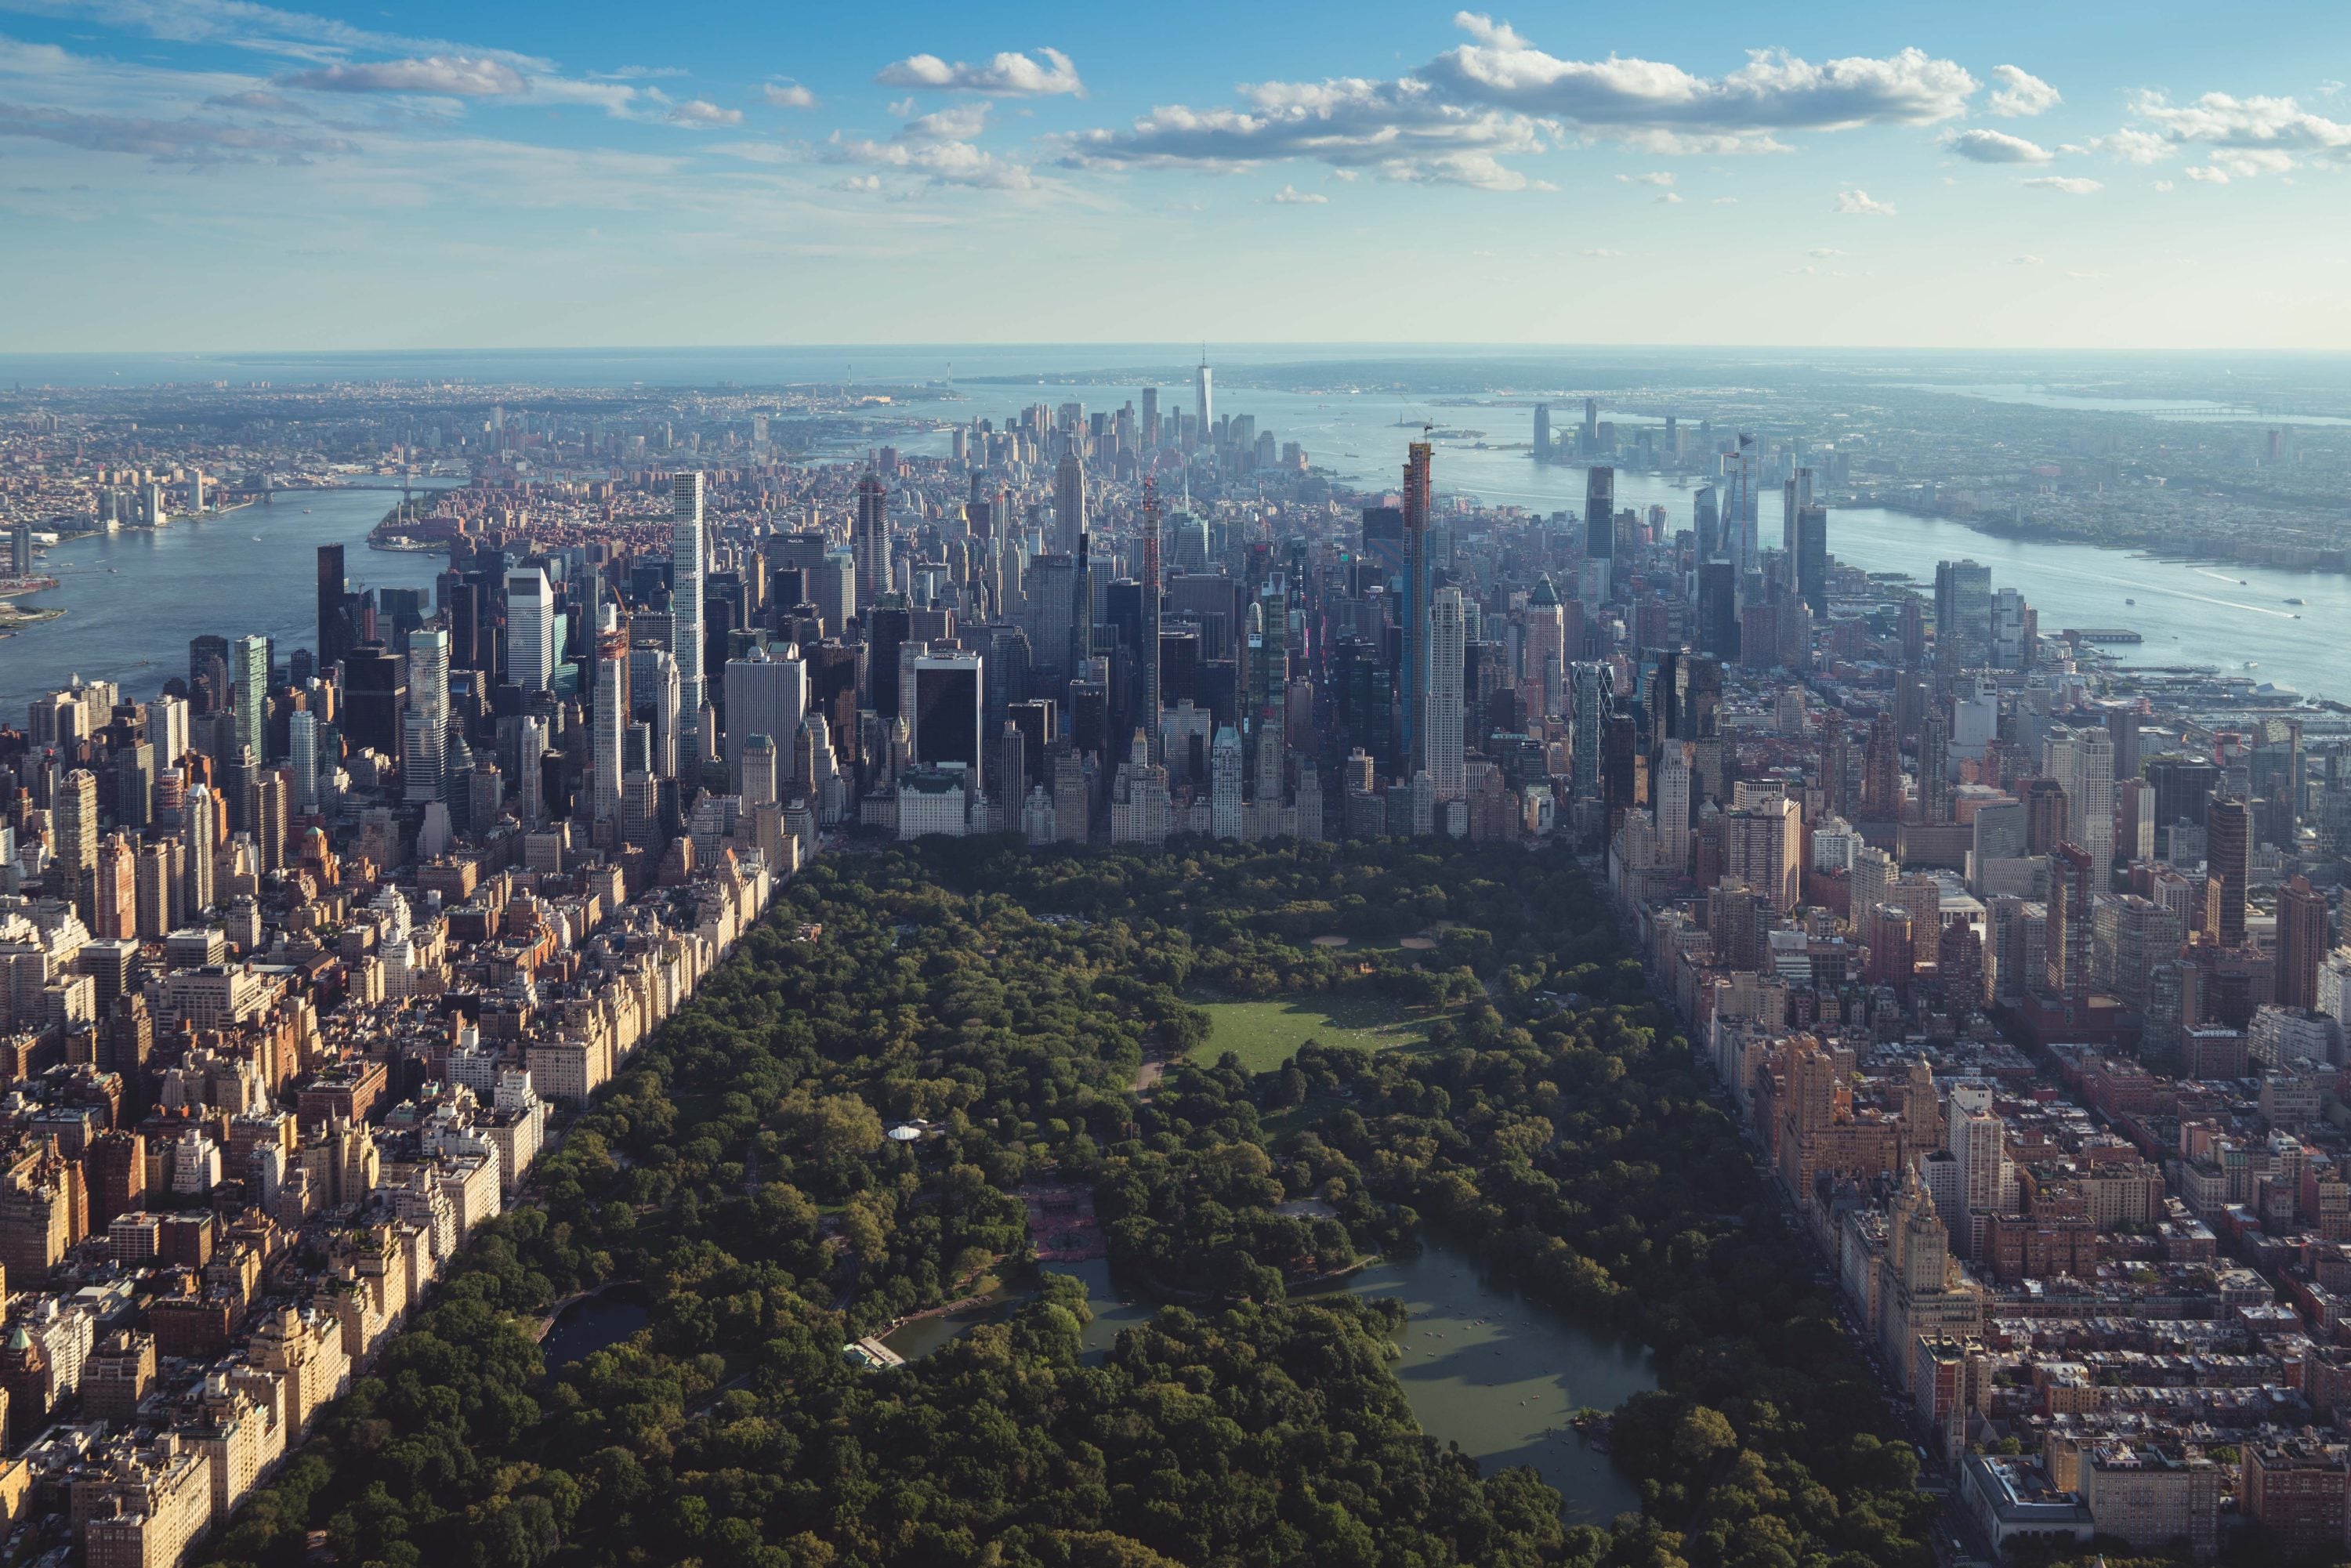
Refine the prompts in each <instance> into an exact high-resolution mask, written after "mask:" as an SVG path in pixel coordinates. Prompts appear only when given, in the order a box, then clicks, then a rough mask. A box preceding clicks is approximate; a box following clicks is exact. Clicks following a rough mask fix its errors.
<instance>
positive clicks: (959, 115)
mask: <svg viewBox="0 0 2351 1568" xmlns="http://www.w3.org/2000/svg"><path fill="white" fill-rule="evenodd" d="M985 130H987V105H986V104H985V103H958V104H953V105H950V106H949V107H947V108H946V109H942V110H939V111H938V112H936V113H935V114H925V115H923V116H921V117H919V118H917V119H914V120H908V121H907V122H906V125H905V128H904V130H902V131H899V132H898V140H899V141H970V140H971V139H972V138H973V137H975V136H977V135H978V134H979V133H980V132H981V131H985Z"/></svg>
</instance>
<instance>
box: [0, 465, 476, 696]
mask: <svg viewBox="0 0 2351 1568" xmlns="http://www.w3.org/2000/svg"><path fill="white" fill-rule="evenodd" d="M398 499H399V495H398V493H397V492H395V491H388V490H360V489H347V490H304V491H298V492H292V493H287V492H280V493H279V495H278V497H277V500H276V501H275V502H272V503H270V504H268V505H266V506H263V505H256V506H250V507H237V508H236V509H235V510H234V511H227V512H220V513H215V514H214V515H212V516H209V517H201V518H180V519H175V520H174V521H172V522H170V523H167V524H165V525H164V526H163V527H162V528H124V529H121V530H120V531H119V532H116V533H111V534H86V535H83V536H81V537H79V538H70V539H67V540H65V541H63V542H62V543H60V544H58V545H57V546H56V547H55V548H53V549H49V550H47V551H45V552H43V554H42V556H41V564H40V570H42V571H43V572H45V573H47V575H49V576H52V577H54V578H56V579H57V588H56V589H55V590H54V591H50V592H47V593H40V594H34V595H29V596H27V597H26V598H24V599H22V600H19V601H17V602H19V603H20V604H22V605H23V606H24V607H25V608H26V609H28V610H63V611H64V612H65V614H64V615H62V616H60V617H59V618H58V619H57V620H55V621H44V622H39V623H38V624H36V625H32V626H27V627H26V628H25V629H24V630H23V631H22V632H18V633H17V634H16V636H14V637H10V638H7V639H5V641H0V717H5V719H6V720H7V722H9V723H12V724H22V723H24V722H25V713H26V707H27V706H28V705H29V704H30V703H31V702H32V700H33V699H34V698H35V697H37V696H38V695H41V694H42V693H44V692H49V691H54V690H56V689H57V687H59V686H62V685H65V684H66V682H67V679H68V677H69V676H73V675H79V676H80V677H81V678H82V679H83V680H86V681H90V680H106V681H114V682H117V683H119V684H120V685H121V687H122V690H123V693H124V695H126V696H131V697H134V698H138V699H140V700H142V701H143V700H145V699H146V698H149V697H152V696H154V695H156V694H157V693H158V692H160V691H161V690H162V686H163V683H164V682H165V681H167V680H169V679H171V678H172V676H173V675H178V676H179V677H181V678H182V679H183V680H184V679H186V678H187V674H188V643H189V641H190V640H191V639H192V638H195V637H200V636H204V635H205V634H206V633H214V634H217V635H219V636H223V637H232V638H234V637H243V636H247V635H250V634H251V633H253V632H262V633H264V634H266V635H267V636H271V637H274V638H276V639H277V653H278V657H279V658H280V659H283V658H284V657H285V656H286V654H287V653H288V652H289V651H290V650H291V649H293V648H296V647H304V648H308V647H313V646H315V645H316V644H317V641H318V635H319V587H318V585H319V558H318V549H319V546H320V545H326V544H341V545H343V546H345V547H346V549H345V550H344V552H343V570H344V571H345V572H346V573H347V574H348V575H349V576H350V579H351V580H352V582H353V583H354V585H356V586H364V587H368V588H424V589H430V588H431V587H432V586H433V580H434V577H435V576H437V575H438V574H439V573H440V571H441V569H442V568H443V567H444V566H445V565H446V564H447V558H446V557H445V556H444V555H443V554H441V553H440V552H438V551H434V552H429V553H428V552H408V551H392V550H371V549H368V548H367V536H368V530H369V529H371V528H374V527H375V525H376V523H377V521H378V519H380V518H381V517H382V516H383V515H384V513H386V512H387V511H390V510H391V509H392V506H393V504H394V503H395V502H396V501H398Z"/></svg>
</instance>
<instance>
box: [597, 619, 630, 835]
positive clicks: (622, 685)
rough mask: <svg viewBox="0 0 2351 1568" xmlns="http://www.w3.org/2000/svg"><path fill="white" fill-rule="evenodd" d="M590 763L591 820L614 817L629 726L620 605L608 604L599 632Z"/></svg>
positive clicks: (625, 637)
mask: <svg viewBox="0 0 2351 1568" xmlns="http://www.w3.org/2000/svg"><path fill="white" fill-rule="evenodd" d="M590 701H591V703H592V704H593V709H592V711H591V712H590V716H589V720H588V723H589V727H590V737H591V738H590V743H589V751H590V756H589V766H590V769H591V770H592V771H593V773H594V774H595V778H594V779H593V780H592V788H591V790H590V795H589V800H590V807H589V820H590V821H595V822H606V821H612V820H613V819H615V818H617V817H618V816H619V815H620V814H621V735H622V731H624V730H626V729H627V728H628V727H629V717H630V715H629V638H628V633H626V632H622V630H621V626H620V616H619V614H618V613H617V606H613V605H609V604H608V605H606V606H604V610H603V617H602V624H601V625H600V626H599V627H598V628H597V632H596V671H595V685H593V687H592V688H591V689H590Z"/></svg>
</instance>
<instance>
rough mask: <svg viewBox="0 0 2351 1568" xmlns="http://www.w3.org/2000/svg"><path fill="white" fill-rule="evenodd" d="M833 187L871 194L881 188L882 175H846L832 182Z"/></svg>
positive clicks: (837, 189) (866, 194)
mask: <svg viewBox="0 0 2351 1568" xmlns="http://www.w3.org/2000/svg"><path fill="white" fill-rule="evenodd" d="M832 188H833V189H834V190H836V191H849V192H853V193H856V194H858V195H864V196H870V195H872V194H873V193H875V192H877V191H879V190H881V188H882V176H881V175H879V174H849V175H844V176H843V177H842V178H841V179H838V180H835V181H834V182H833V183H832Z"/></svg>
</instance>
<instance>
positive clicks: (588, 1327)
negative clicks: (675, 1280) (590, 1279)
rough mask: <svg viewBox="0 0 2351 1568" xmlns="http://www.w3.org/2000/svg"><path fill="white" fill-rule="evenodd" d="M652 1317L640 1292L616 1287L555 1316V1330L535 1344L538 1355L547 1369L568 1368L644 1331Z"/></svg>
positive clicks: (552, 1329)
mask: <svg viewBox="0 0 2351 1568" xmlns="http://www.w3.org/2000/svg"><path fill="white" fill-rule="evenodd" d="M651 1316H652V1313H651V1311H650V1309H649V1308H648V1307H647V1305H646V1303H645V1294H644V1291H643V1290H642V1289H640V1288H638V1287H635V1286H632V1285H615V1286H613V1287H611V1289H609V1290H606V1291H601V1292H600V1293H598V1294H596V1295H593V1296H587V1297H583V1298H581V1299H580V1300H579V1301H574V1302H572V1303H571V1304H570V1305H569V1306H568V1307H566V1308H564V1309H563V1311H561V1312H559V1313H557V1314H556V1317H555V1326H554V1327H552V1328H550V1329H549V1330H548V1331H547V1337H546V1338H545V1339H542V1340H540V1341H539V1342H538V1352H539V1354H540V1356H541V1357H542V1358H543V1359H544V1360H545V1362H546V1364H547V1365H548V1366H549V1368H550V1369H551V1368H554V1367H558V1366H568V1365H569V1364H571V1363H572V1362H575V1361H578V1360H579V1359H580V1357H581V1356H583V1355H592V1354H595V1353H596V1352H597V1351H600V1350H603V1349H606V1348H607V1347H609V1346H611V1345H616V1344H618V1343H621V1342H622V1340H624V1339H626V1338H628V1337H629V1336H630V1335H631V1334H632V1333H636V1332H637V1331H638V1330H639V1329H641V1328H643V1327H644V1326H645V1324H646V1322H648V1321H649V1320H650V1318H651Z"/></svg>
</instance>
